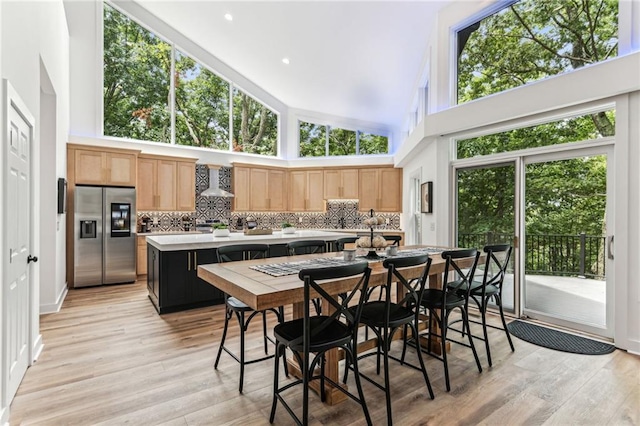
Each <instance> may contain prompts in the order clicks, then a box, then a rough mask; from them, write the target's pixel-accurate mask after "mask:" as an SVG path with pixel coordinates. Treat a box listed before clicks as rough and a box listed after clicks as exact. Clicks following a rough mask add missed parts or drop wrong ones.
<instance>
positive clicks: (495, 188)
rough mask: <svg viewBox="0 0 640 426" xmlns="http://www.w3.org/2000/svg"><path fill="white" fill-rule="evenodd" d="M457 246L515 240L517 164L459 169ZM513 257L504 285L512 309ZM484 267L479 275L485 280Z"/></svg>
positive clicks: (507, 306) (506, 305)
mask: <svg viewBox="0 0 640 426" xmlns="http://www.w3.org/2000/svg"><path fill="white" fill-rule="evenodd" d="M457 181H458V247H469V248H470V247H475V248H477V249H479V250H482V248H483V247H484V246H485V245H488V244H500V243H509V244H513V237H514V236H515V165H513V164H508V165H501V166H493V167H487V168H469V169H459V170H458V173H457ZM514 259H515V256H514V255H512V256H511V260H510V267H509V269H508V270H507V276H506V277H505V281H504V284H503V288H502V292H503V293H502V302H503V307H504V309H505V310H508V311H513V310H514V307H515V304H514V301H515V299H514ZM482 273H483V267H482V266H481V265H479V266H478V272H476V278H477V279H479V280H482V278H481V277H482Z"/></svg>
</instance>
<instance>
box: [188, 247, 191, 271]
mask: <svg viewBox="0 0 640 426" xmlns="http://www.w3.org/2000/svg"><path fill="white" fill-rule="evenodd" d="M190 270H191V252H190V251H188V252H187V271H190Z"/></svg>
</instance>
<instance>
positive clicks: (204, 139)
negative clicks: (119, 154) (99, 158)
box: [104, 5, 278, 156]
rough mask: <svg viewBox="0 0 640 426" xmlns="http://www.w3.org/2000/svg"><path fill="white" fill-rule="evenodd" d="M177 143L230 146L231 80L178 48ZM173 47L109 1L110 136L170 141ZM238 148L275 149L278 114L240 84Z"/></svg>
mask: <svg viewBox="0 0 640 426" xmlns="http://www.w3.org/2000/svg"><path fill="white" fill-rule="evenodd" d="M175 52H176V53H175V75H174V77H173V78H174V81H173V83H174V86H175V112H176V117H175V124H174V125H175V142H176V143H177V144H180V145H191V146H199V147H207V148H214V149H220V150H225V151H228V150H229V149H230V143H229V141H230V129H229V127H230V124H229V121H230V120H229V114H230V99H229V97H230V83H229V82H227V81H225V80H224V79H222V78H220V77H218V76H217V75H215V74H214V73H213V72H211V71H210V70H208V69H206V67H205V66H204V65H202V64H200V63H198V62H196V61H195V60H193V59H192V58H190V57H189V56H187V55H186V54H184V53H182V52H179V51H177V50H176V51H175ZM171 55H172V46H171V45H170V44H169V43H166V42H164V41H162V40H160V39H159V38H158V37H156V36H155V35H154V34H152V33H151V32H149V31H147V30H146V29H144V28H143V27H142V26H140V25H138V24H137V23H135V22H134V21H132V20H131V19H129V18H128V17H126V16H125V15H123V14H121V13H120V12H118V11H116V10H115V9H113V8H111V7H109V6H108V5H105V6H104V69H105V70H104V134H105V135H108V136H119V137H125V138H131V139H142V140H149V141H157V142H171V114H170V102H171V99H170V90H171V81H170V78H171V77H170V70H171ZM232 116H233V117H232V119H233V150H234V151H238V152H240V151H241V152H248V153H253V154H261V155H271V156H273V155H276V153H277V141H278V116H277V114H275V113H274V112H273V111H271V110H269V109H268V108H267V107H266V106H264V105H262V104H261V103H260V102H258V101H256V100H254V99H252V98H251V97H249V95H247V94H246V93H244V92H242V91H240V90H238V89H236V88H234V89H233V111H232Z"/></svg>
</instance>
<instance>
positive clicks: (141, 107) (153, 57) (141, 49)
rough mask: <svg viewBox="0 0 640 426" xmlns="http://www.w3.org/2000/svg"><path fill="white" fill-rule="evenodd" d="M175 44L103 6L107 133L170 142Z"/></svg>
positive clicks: (105, 132) (105, 123)
mask: <svg viewBox="0 0 640 426" xmlns="http://www.w3.org/2000/svg"><path fill="white" fill-rule="evenodd" d="M170 69H171V46H170V45H169V44H168V43H166V42H164V41H162V40H160V39H159V38H158V37H156V36H155V35H154V34H153V33H151V32H149V31H147V30H145V29H144V28H142V27H141V26H140V25H138V24H136V23H135V22H133V21H132V20H130V19H129V18H127V17H126V16H124V15H122V14H121V13H119V12H117V11H115V10H114V9H113V8H111V7H109V6H107V5H105V6H104V134H105V135H108V136H118V137H126V138H133V139H144V140H150V141H156V142H169V141H170V118H171V117H170V113H169V103H168V100H169V74H170Z"/></svg>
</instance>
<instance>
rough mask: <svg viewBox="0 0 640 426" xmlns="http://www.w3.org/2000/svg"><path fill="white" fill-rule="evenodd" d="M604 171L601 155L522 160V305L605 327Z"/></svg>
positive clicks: (604, 163)
mask: <svg viewBox="0 0 640 426" xmlns="http://www.w3.org/2000/svg"><path fill="white" fill-rule="evenodd" d="M606 176H607V157H606V155H596V156H589V157H580V158H574V159H569V160H559V161H549V162H545V163H536V164H529V165H527V167H526V178H525V185H526V186H525V206H526V210H525V223H526V231H525V232H526V233H525V253H524V256H525V262H526V266H525V268H526V269H525V274H526V280H525V283H526V284H525V309H528V310H533V311H536V312H539V313H543V314H546V315H549V316H552V317H555V318H562V319H564V320H568V321H572V322H575V323H580V324H589V325H596V326H601V327H604V326H605V324H606V318H605V313H606V311H605V308H606V281H605V235H606V218H605V208H606V202H607V197H606V193H607V182H606ZM529 315H531V314H529Z"/></svg>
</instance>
